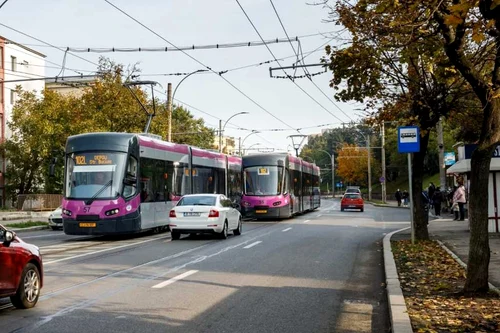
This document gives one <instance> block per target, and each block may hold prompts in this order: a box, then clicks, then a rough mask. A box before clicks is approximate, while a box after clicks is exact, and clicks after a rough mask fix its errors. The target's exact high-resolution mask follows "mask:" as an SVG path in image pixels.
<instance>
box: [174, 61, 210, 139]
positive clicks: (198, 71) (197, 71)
mask: <svg viewBox="0 0 500 333" xmlns="http://www.w3.org/2000/svg"><path fill="white" fill-rule="evenodd" d="M201 72H208V69H197V70H195V71H194V72H191V73H189V74H188V75H186V76H184V77H183V78H182V80H180V81H179V83H178V84H177V86H175V89H174V93H173V94H172V98H168V99H167V112H168V141H169V142H172V104H173V102H174V99H175V93H176V92H177V88H179V86H180V85H181V83H182V82H184V80H185V79H187V78H188V77H190V76H191V75H193V74H196V73H201ZM168 85H169V87H168V88H169V89H168V92H167V97H170V92H171V91H172V90H171V87H172V85H171V84H170V83H169V84H168Z"/></svg>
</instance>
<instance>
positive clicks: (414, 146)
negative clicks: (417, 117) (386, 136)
mask: <svg viewBox="0 0 500 333" xmlns="http://www.w3.org/2000/svg"><path fill="white" fill-rule="evenodd" d="M419 151H420V129H419V128H418V127H417V126H401V127H398V152H399V153H417V152H419Z"/></svg>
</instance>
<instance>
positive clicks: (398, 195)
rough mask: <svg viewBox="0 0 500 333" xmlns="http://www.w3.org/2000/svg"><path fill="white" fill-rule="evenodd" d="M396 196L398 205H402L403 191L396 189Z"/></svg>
mask: <svg viewBox="0 0 500 333" xmlns="http://www.w3.org/2000/svg"><path fill="white" fill-rule="evenodd" d="M394 196H395V197H396V200H397V202H398V207H401V199H403V195H402V194H401V191H400V190H399V188H398V190H397V191H396V193H395V194H394Z"/></svg>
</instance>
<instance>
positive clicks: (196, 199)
mask: <svg viewBox="0 0 500 333" xmlns="http://www.w3.org/2000/svg"><path fill="white" fill-rule="evenodd" d="M216 199H217V198H216V197H214V196H208V195H207V196H202V195H197V196H192V197H183V198H182V199H181V200H180V201H179V203H178V204H177V206H215V202H216V201H217V200H216Z"/></svg>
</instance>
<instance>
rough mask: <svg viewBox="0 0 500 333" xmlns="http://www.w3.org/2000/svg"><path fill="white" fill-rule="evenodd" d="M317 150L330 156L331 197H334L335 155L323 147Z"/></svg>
mask: <svg viewBox="0 0 500 333" xmlns="http://www.w3.org/2000/svg"><path fill="white" fill-rule="evenodd" d="M318 150H319V151H322V152H323V153H326V154H328V156H330V160H331V163H332V197H333V198H335V155H334V154H333V153H331V154H330V153H329V152H327V151H326V150H323V149H318Z"/></svg>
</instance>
